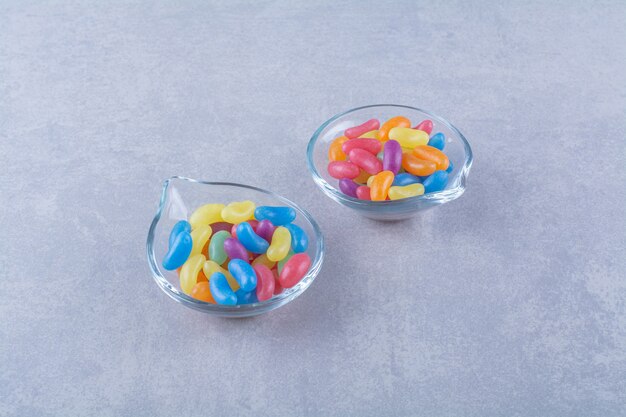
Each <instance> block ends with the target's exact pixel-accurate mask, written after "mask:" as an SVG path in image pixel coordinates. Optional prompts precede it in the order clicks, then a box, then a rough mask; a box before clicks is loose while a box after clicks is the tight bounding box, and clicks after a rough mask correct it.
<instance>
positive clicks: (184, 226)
mask: <svg viewBox="0 0 626 417" xmlns="http://www.w3.org/2000/svg"><path fill="white" fill-rule="evenodd" d="M180 232H187V233H191V225H190V224H189V222H188V221H187V220H181V221H179V222H178V223H176V224H175V225H174V227H172V231H171V232H170V240H169V245H170V246H172V245H173V244H174V241H175V240H176V236H178V234H179V233H180Z"/></svg>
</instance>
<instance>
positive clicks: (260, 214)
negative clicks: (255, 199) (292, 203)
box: [254, 206, 296, 226]
mask: <svg viewBox="0 0 626 417" xmlns="http://www.w3.org/2000/svg"><path fill="white" fill-rule="evenodd" d="M254 217H256V219H257V220H269V221H271V222H272V224H273V225H274V226H282V225H285V224H287V223H291V222H292V221H294V220H295V218H296V211H295V210H294V209H293V208H291V207H272V206H261V207H257V209H256V210H255V211H254Z"/></svg>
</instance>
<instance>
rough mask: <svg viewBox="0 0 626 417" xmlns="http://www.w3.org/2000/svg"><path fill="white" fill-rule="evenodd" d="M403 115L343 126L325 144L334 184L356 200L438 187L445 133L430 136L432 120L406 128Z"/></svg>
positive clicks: (444, 166)
mask: <svg viewBox="0 0 626 417" xmlns="http://www.w3.org/2000/svg"><path fill="white" fill-rule="evenodd" d="M410 126H411V121H410V120H409V119H407V118H406V117H403V116H396V117H392V118H391V119H389V120H387V121H386V122H385V123H383V125H382V126H381V125H380V122H379V121H378V120H377V119H371V120H368V121H367V122H365V123H363V124H361V125H359V126H355V127H351V128H349V129H346V130H345V132H344V134H343V136H339V137H338V138H336V139H335V140H334V141H333V142H332V143H331V145H330V148H329V149H328V159H329V161H330V162H329V164H328V173H329V174H330V175H331V176H332V177H333V178H336V179H338V180H339V189H340V190H341V191H342V192H343V193H344V194H346V195H349V196H350V197H354V198H358V199H361V200H372V201H383V200H399V199H402V198H408V197H414V196H418V195H422V194H424V193H425V192H426V193H431V192H435V191H441V190H443V189H444V188H445V187H446V185H447V183H448V174H449V173H450V172H452V169H453V166H452V162H450V160H449V159H448V157H447V156H446V154H445V153H443V152H442V151H443V148H444V146H445V136H444V134H443V133H436V134H434V135H432V136H430V134H431V132H432V130H433V122H432V121H431V120H424V121H422V122H421V123H419V124H418V125H417V126H415V127H413V128H411V127H410Z"/></svg>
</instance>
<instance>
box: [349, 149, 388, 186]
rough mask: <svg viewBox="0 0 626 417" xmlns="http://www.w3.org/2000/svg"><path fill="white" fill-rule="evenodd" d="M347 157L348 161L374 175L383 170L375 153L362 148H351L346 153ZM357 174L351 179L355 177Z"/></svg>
mask: <svg viewBox="0 0 626 417" xmlns="http://www.w3.org/2000/svg"><path fill="white" fill-rule="evenodd" d="M348 158H350V162H352V163H353V164H355V165H356V166H357V167H359V168H361V169H362V170H363V171H366V172H367V173H369V174H372V175H376V174H378V173H379V172H380V171H382V170H383V164H382V162H380V160H379V159H378V158H376V156H375V155H372V154H371V153H369V152H367V151H365V150H363V149H352V150H351V151H350V153H349V154H348ZM357 175H358V172H357ZM357 175H355V176H354V177H352V178H351V179H353V178H356V176H357ZM348 178H350V177H348Z"/></svg>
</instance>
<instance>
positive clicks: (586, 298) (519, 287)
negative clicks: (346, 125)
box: [0, 1, 626, 416]
mask: <svg viewBox="0 0 626 417" xmlns="http://www.w3.org/2000/svg"><path fill="white" fill-rule="evenodd" d="M521 3H522V2H519V3H518V4H517V5H508V6H506V5H502V4H500V2H497V1H493V2H491V4H488V3H487V2H484V3H482V4H476V5H468V4H465V3H464V2H458V3H452V2H450V3H447V4H445V5H439V6H436V5H434V4H432V5H427V4H424V3H422V4H411V2H406V3H397V4H381V5H379V6H376V7H365V6H363V5H360V4H359V3H358V2H354V4H353V5H351V6H349V5H336V4H331V3H330V2H329V3H328V4H326V5H304V4H297V5H296V4H294V5H292V6H289V7H287V6H286V5H284V4H281V3H277V2H268V3H265V2H264V3H260V4H254V5H251V4H246V3H232V2H229V1H224V2H221V3H212V4H205V2H203V1H198V2H193V3H188V4H186V5H176V6H174V5H168V4H166V3H165V2H163V3H160V4H143V3H132V4H127V5H120V4H117V3H116V4H112V5H104V2H100V4H97V3H96V2H92V4H89V3H84V4H79V3H74V2H53V3H46V4H40V3H38V2H37V3H35V2H26V1H24V2H22V1H19V2H17V1H16V2H6V1H4V2H1V3H0V175H1V176H0V186H1V194H0V206H1V210H0V230H1V239H0V277H1V279H2V291H1V295H0V297H1V298H0V415H2V416H5V415H7V416H13V415H37V416H47V415H57V416H61V415H63V416H73V415H82V416H87V415H97V416H107V415H135V416H143V415H151V416H154V415H199V414H200V413H203V414H205V415H237V416H238V415H244V416H248V415H249V416H259V415H289V414H291V415H296V414H297V415H330V416H343V415H347V414H354V415H372V416H379V415H384V414H391V411H393V413H394V414H395V415H439V416H448V415H450V416H452V415H465V416H558V415H566V416H578V415H580V416H583V415H584V416H617V415H626V307H625V302H626V301H625V300H626V280H625V277H626V250H625V246H626V242H625V240H626V222H625V214H626V213H625V207H626V201H625V196H626V187H625V184H626V168H625V167H626V152H625V145H624V143H625V139H624V138H625V133H626V117H625V108H626V42H624V39H626V30H625V26H626V25H625V22H626V5H625V4H624V3H623V2H620V1H613V2H597V3H595V4H593V3H592V2H576V3H575V4H574V3H573V2H570V1H562V2H558V3H556V2H546V3H550V4H543V5H542V4H540V3H538V2H523V4H521ZM375 102H394V103H405V104H411V105H417V106H419V107H422V108H425V109H430V110H432V111H435V112H436V113H439V114H441V115H443V116H444V117H447V118H448V119H449V120H451V121H452V122H453V123H455V124H456V125H457V126H458V127H459V128H460V129H461V130H462V131H463V132H464V133H465V134H466V136H467V137H468V138H469V140H470V141H471V143H472V145H473V148H474V151H475V156H476V159H475V164H474V168H473V172H472V174H471V175H470V180H469V188H468V191H467V193H466V194H465V195H464V196H463V197H462V198H461V199H460V200H458V201H456V202H454V203H451V204H448V205H445V206H442V207H441V208H438V209H435V210H432V211H430V212H426V213H425V214H424V215H422V216H421V217H419V218H417V219H415V220H414V221H409V222H405V223H395V224H379V223H376V222H373V221H368V220H364V219H362V218H356V217H352V216H351V213H350V212H348V211H347V210H346V209H343V208H341V207H339V206H337V205H336V204H335V203H333V202H331V201H330V200H328V199H327V198H325V197H324V196H323V194H322V193H321V191H319V190H318V189H316V187H315V185H314V184H313V181H312V180H311V179H310V177H309V175H308V173H307V170H306V167H305V164H304V148H305V145H306V142H307V140H308V138H309V137H310V134H311V133H312V132H313V131H314V130H315V128H317V126H318V125H319V124H320V123H321V122H322V121H324V120H325V119H326V118H328V117H329V116H331V115H333V114H335V113H337V112H339V111H343V110H345V109H348V108H351V107H354V106H357V105H362V104H368V103H375ZM174 174H179V175H186V176H190V177H197V178H203V179H211V180H232V181H238V182H243V183H250V184H255V185H258V186H262V187H267V188H270V189H272V190H274V191H277V192H279V193H282V194H284V195H285V196H287V197H289V198H291V199H293V200H295V201H296V202H298V203H300V204H302V205H303V206H305V207H307V208H308V209H309V210H310V212H311V213H312V214H313V215H314V216H315V217H316V218H317V220H318V221H319V223H320V225H321V227H322V229H323V231H324V233H325V236H326V239H327V247H328V256H327V258H326V262H325V264H324V267H323V269H322V272H321V274H320V276H319V277H318V279H317V281H316V282H315V283H314V285H313V286H312V287H311V288H310V289H309V290H308V291H307V292H306V293H305V294H304V295H303V296H302V297H301V298H299V299H298V300H296V301H295V302H293V303H292V304H290V305H288V306H286V307H285V308H282V309H280V310H278V311H275V312H273V313H270V314H269V315H266V316H263V317H259V318H256V319H247V320H239V321H237V320H220V319H213V318H210V317H207V316H205V315H203V314H201V313H198V312H195V311H192V310H189V309H186V308H184V307H182V306H180V305H177V304H176V303H174V302H173V301H172V300H170V299H169V298H168V297H166V296H165V295H164V294H163V293H161V292H160V290H159V289H158V288H157V286H156V285H155V283H154V282H153V280H152V278H151V276H150V273H149V270H148V266H147V262H146V256H145V248H144V245H145V239H146V233H147V229H148V225H149V223H150V220H151V218H152V216H153V214H154V211H155V209H156V206H157V199H158V196H159V193H160V187H161V181H162V180H163V179H164V178H167V177H169V176H171V175H174Z"/></svg>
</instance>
